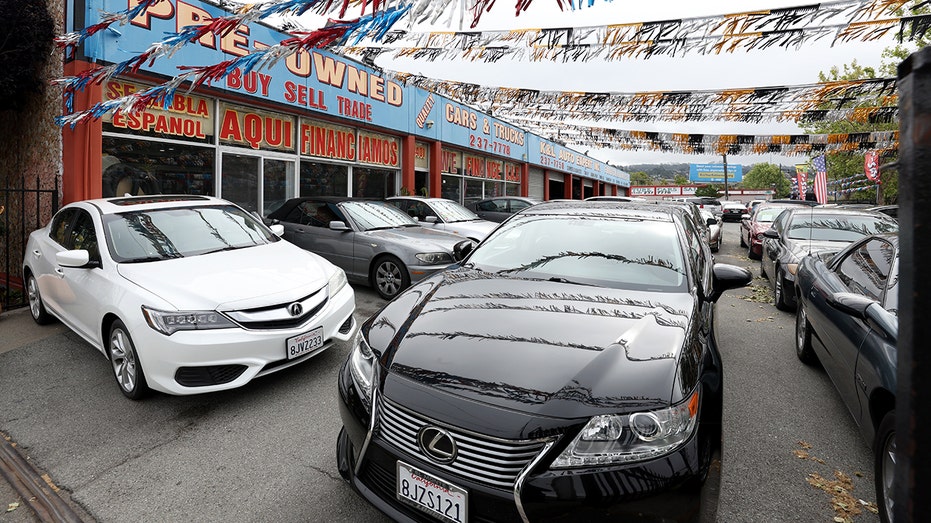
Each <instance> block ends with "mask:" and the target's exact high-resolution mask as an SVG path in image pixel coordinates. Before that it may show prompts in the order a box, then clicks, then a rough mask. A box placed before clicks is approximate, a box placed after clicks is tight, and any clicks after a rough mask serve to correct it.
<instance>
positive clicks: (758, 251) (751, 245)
mask: <svg viewBox="0 0 931 523" xmlns="http://www.w3.org/2000/svg"><path fill="white" fill-rule="evenodd" d="M791 202H795V203H791ZM796 205H805V206H806V208H807V207H811V206H810V205H807V204H805V202H804V201H803V200H781V201H779V202H775V203H773V202H765V203H761V204H759V205H758V206H757V208H756V211H754V213H753V214H752V215H744V216H743V217H741V220H740V246H741V247H746V248H747V257H748V258H750V259H751V260H759V259H760V256H761V255H762V254H763V233H764V232H766V231H767V230H768V229H769V228H770V226H772V224H773V220H775V219H776V217H777V216H779V215H780V214H781V213H782V211H784V210H786V209H790V208H792V207H794V206H796Z"/></svg>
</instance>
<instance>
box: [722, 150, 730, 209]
mask: <svg viewBox="0 0 931 523" xmlns="http://www.w3.org/2000/svg"><path fill="white" fill-rule="evenodd" d="M721 157H722V158H724V199H725V200H730V195H729V194H728V192H727V153H724V154H722V155H721Z"/></svg>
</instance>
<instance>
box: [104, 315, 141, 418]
mask: <svg viewBox="0 0 931 523" xmlns="http://www.w3.org/2000/svg"><path fill="white" fill-rule="evenodd" d="M107 356H108V357H109V358H110V365H111V366H112V367H113V377H114V378H116V384H117V385H119V387H120V391H121V392H122V393H123V395H124V396H126V397H127V398H129V399H131V400H139V399H142V398H144V397H145V396H146V394H148V392H149V387H148V385H147V384H146V380H145V373H144V372H143V371H142V363H141V362H140V361H139V355H138V353H136V347H135V346H134V345H133V340H132V337H130V335H129V330H127V329H126V325H124V324H123V322H122V321H120V320H116V321H114V322H113V325H111V326H110V335H109V336H107Z"/></svg>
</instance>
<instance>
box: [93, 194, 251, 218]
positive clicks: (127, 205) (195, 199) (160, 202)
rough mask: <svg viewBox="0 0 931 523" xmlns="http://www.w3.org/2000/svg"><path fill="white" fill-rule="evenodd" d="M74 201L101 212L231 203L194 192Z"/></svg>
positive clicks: (112, 212)
mask: <svg viewBox="0 0 931 523" xmlns="http://www.w3.org/2000/svg"><path fill="white" fill-rule="evenodd" d="M75 203H87V204H90V205H93V206H95V207H97V208H98V209H100V212H101V214H118V213H124V212H131V211H146V210H151V209H173V208H178V207H199V206H203V205H233V203H232V202H229V201H227V200H224V199H221V198H216V197H214V196H200V195H196V194H153V195H146V196H116V197H113V198H98V199H94V200H82V201H81V202H75Z"/></svg>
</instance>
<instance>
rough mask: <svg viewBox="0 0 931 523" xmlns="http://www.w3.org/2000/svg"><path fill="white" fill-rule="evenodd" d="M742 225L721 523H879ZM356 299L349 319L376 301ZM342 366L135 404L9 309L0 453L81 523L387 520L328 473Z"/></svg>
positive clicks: (2, 328) (730, 254)
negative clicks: (743, 274)
mask: <svg viewBox="0 0 931 523" xmlns="http://www.w3.org/2000/svg"><path fill="white" fill-rule="evenodd" d="M737 227H739V226H738V225H737V224H733V223H727V224H725V236H724V244H723V246H722V248H721V250H720V252H718V253H717V254H716V255H715V259H716V261H718V262H724V263H732V264H736V265H741V266H745V267H748V268H750V269H751V270H752V271H753V272H754V275H755V276H756V278H755V279H754V281H753V283H752V286H751V287H748V288H746V289H738V290H734V291H729V292H727V293H725V295H724V296H723V297H722V298H721V300H720V301H719V302H718V315H717V322H718V342H719V346H720V347H721V352H722V357H723V359H724V362H725V371H724V372H725V374H724V379H725V392H724V394H725V396H724V411H725V412H724V448H723V451H722V474H721V482H720V499H719V502H718V511H717V521H719V522H726V523H730V522H735V523H744V522H758V521H759V522H762V521H766V522H772V521H775V522H799V521H802V522H815V523H820V522H824V523H830V522H832V521H845V522H847V523H875V522H877V521H878V517H877V516H876V515H875V514H873V513H872V512H870V511H869V510H868V506H869V503H872V502H873V501H874V500H875V496H874V493H873V488H872V470H871V453H870V451H869V449H867V447H866V445H865V444H864V443H863V441H862V439H861V438H860V437H859V434H858V432H857V429H856V427H855V425H854V423H853V421H852V419H851V417H850V415H849V414H848V413H847V411H846V408H845V407H844V405H843V403H842V402H841V400H840V398H839V396H838V394H837V392H836V391H835V390H834V387H833V385H832V384H831V381H830V379H829V378H828V377H827V376H826V374H825V373H824V371H823V370H821V369H819V368H817V367H808V366H806V365H802V364H801V363H800V362H799V361H798V360H797V358H796V356H795V353H794V348H793V333H794V332H793V328H794V314H791V313H786V312H781V311H778V310H776V309H775V307H773V305H772V303H771V301H770V299H769V290H768V287H767V284H766V282H765V280H763V279H761V278H759V262H751V261H750V260H748V259H747V258H746V256H745V254H746V249H741V248H739V247H738V241H739V240H738V234H737ZM354 288H356V304H357V313H356V318H357V320H362V319H365V318H367V317H368V316H369V315H370V314H372V313H373V312H374V311H375V310H377V309H378V308H379V307H380V306H381V304H383V303H384V302H383V301H382V300H381V299H380V298H378V296H377V294H375V293H374V292H372V291H371V290H370V289H366V288H362V287H358V288H357V287H354ZM347 353H348V349H347V347H335V348H334V349H332V350H330V351H327V352H325V353H323V354H321V355H320V356H318V357H317V358H315V359H313V360H312V361H310V362H308V363H307V364H304V365H300V366H297V367H294V368H292V369H288V370H287V371H285V372H281V373H275V374H273V375H270V376H267V377H264V378H262V379H260V380H256V381H255V382H254V383H250V384H248V385H247V386H245V387H243V388H242V389H236V390H232V391H225V392H222V393H216V394H207V395H196V396H188V397H176V396H166V395H154V396H153V397H151V398H149V399H147V400H146V401H143V402H133V401H129V400H126V399H125V398H123V397H122V395H121V394H120V393H119V391H118V390H117V387H116V384H115V383H114V382H113V378H112V375H111V371H110V368H109V365H108V364H107V362H106V359H105V358H104V357H103V355H102V354H101V353H100V352H99V351H97V350H96V349H94V348H93V347H91V346H89V345H88V344H87V343H85V342H83V340H81V339H80V338H79V337H78V336H77V335H75V334H73V333H71V332H70V331H68V330H67V329H66V328H65V327H64V326H62V325H60V324H58V323H54V324H52V325H47V326H41V327H40V326H37V325H35V323H34V322H33V321H32V318H31V316H30V314H29V311H28V310H27V309H18V310H13V311H6V312H4V313H3V314H0V431H5V434H6V435H8V436H11V437H12V441H6V440H2V441H0V445H2V444H7V445H9V446H12V445H13V444H16V447H15V450H16V452H17V453H18V455H19V456H20V457H21V458H22V459H23V460H25V461H26V463H28V464H29V465H30V466H31V467H33V468H34V469H35V470H34V472H33V473H32V474H31V475H32V476H33V477H32V478H31V480H32V481H33V485H34V486H38V488H41V489H47V490H46V492H45V493H46V494H48V492H49V491H50V492H51V493H53V494H54V496H56V497H58V498H61V501H63V502H64V503H65V504H67V505H68V507H70V508H72V509H74V510H75V513H77V514H78V516H79V517H80V520H79V521H83V522H85V523H91V522H94V521H101V522H104V521H106V522H110V521H117V522H119V521H160V522H161V521H164V522H169V521H179V522H186V521H199V522H214V521H215V522H219V523H227V522H229V521H269V520H274V521H282V522H290V521H294V522H305V521H328V522H344V523H354V522H366V523H372V522H386V521H387V518H385V517H384V516H383V515H382V514H380V513H379V512H378V511H376V510H375V509H374V508H372V507H371V506H370V505H369V504H368V503H366V502H365V501H364V500H362V499H361V498H360V497H359V496H358V495H356V494H355V493H354V492H352V490H351V489H350V488H349V487H348V486H347V485H346V484H345V482H343V481H342V479H341V478H340V477H339V474H338V472H337V471H336V466H335V459H334V458H335V456H334V450H333V449H334V445H335V439H336V434H337V432H338V430H339V426H340V421H339V417H338V413H337V412H338V409H337V399H336V394H335V391H334V387H333V383H334V379H335V375H336V372H337V369H338V368H339V366H340V365H341V363H342V362H343V361H344V360H345V357H346V354H347ZM3 455H4V453H2V452H0V461H5V460H4V459H3V458H2V456H3ZM43 475H45V477H43ZM43 485H44V487H43ZM58 486H60V490H57V491H56V488H57V487H58ZM838 489H840V490H838ZM841 491H843V492H844V493H846V494H847V497H845V498H838V496H837V494H838V493H839V492H841ZM50 499H54V498H50ZM30 501H32V500H31V499H30V498H29V495H28V494H27V495H23V494H20V493H19V492H18V491H16V490H14V489H13V488H12V487H11V485H10V484H9V483H8V482H7V481H3V480H2V478H0V523H25V522H30V523H31V522H33V521H43V519H42V518H41V517H40V516H39V515H38V514H36V513H35V512H33V511H32V509H30V508H29V502H30ZM14 504H16V505H14ZM10 508H12V510H9V511H8V509H10ZM85 509H86V511H85ZM854 509H856V511H857V512H856V513H854ZM835 518H840V519H837V520H835ZM45 520H47V521H57V520H56V519H54V518H52V519H45Z"/></svg>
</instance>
